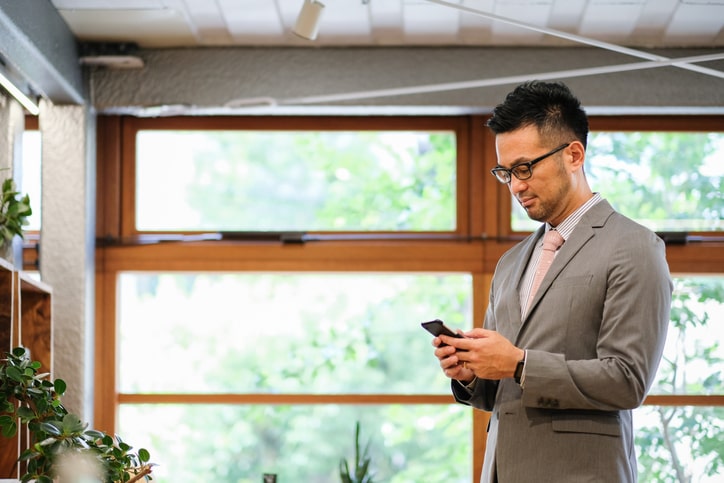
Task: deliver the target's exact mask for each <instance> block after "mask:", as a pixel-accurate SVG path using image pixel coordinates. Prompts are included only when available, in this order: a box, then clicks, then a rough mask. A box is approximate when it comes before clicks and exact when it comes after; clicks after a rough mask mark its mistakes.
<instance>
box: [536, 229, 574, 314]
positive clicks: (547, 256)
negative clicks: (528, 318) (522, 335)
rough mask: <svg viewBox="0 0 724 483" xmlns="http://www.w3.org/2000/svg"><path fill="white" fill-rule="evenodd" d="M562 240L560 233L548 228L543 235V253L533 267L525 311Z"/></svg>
mask: <svg viewBox="0 0 724 483" xmlns="http://www.w3.org/2000/svg"><path fill="white" fill-rule="evenodd" d="M564 241H565V240H564V239H563V237H562V236H561V234H560V233H558V232H557V231H555V230H548V232H547V233H546V234H545V236H544V237H543V253H541V256H540V260H539V261H538V266H537V267H536V269H535V277H534V278H533V285H532V286H531V287H530V295H529V296H528V303H527V305H526V311H527V310H528V309H527V307H530V303H531V302H532V301H533V297H535V293H536V292H537V291H538V287H540V283H541V282H542V281H543V277H545V276H546V272H548V269H549V268H551V265H552V264H553V257H554V256H555V254H556V250H558V249H559V248H560V246H561V245H563V242H564Z"/></svg>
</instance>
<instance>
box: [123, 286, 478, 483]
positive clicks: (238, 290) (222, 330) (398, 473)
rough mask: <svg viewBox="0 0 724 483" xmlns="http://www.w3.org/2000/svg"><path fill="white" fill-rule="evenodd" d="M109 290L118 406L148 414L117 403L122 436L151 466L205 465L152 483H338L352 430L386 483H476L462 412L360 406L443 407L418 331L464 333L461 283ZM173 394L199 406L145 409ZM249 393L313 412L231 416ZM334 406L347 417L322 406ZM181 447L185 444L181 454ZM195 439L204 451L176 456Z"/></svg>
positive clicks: (426, 342)
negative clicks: (268, 481)
mask: <svg viewBox="0 0 724 483" xmlns="http://www.w3.org/2000/svg"><path fill="white" fill-rule="evenodd" d="M119 287H120V293H119V301H120V304H119V306H120V313H119V324H120V329H121V330H120V332H121V340H120V344H119V364H120V366H121V367H122V368H123V371H121V372H120V373H119V384H118V385H119V388H120V392H121V394H120V397H121V400H122V401H123V400H125V399H126V398H144V400H145V401H147V402H149V403H150V402H153V403H155V404H121V406H120V410H121V412H120V415H119V422H120V425H119V431H120V434H123V435H124V438H125V439H126V440H129V441H131V439H130V435H133V436H134V437H133V440H136V441H145V442H146V443H144V444H146V445H147V446H146V447H147V449H149V450H150V451H151V452H152V453H153V454H154V455H155V457H156V458H158V459H159V460H160V461H165V462H174V461H199V460H200V461H202V462H203V463H202V464H201V465H199V466H198V467H196V465H190V466H186V465H183V466H181V467H176V465H173V464H168V463H167V464H164V465H162V466H160V467H159V468H158V471H157V472H156V473H157V474H156V477H157V478H158V480H159V481H240V480H246V479H250V480H254V479H257V478H252V475H261V474H263V473H264V472H271V473H278V474H279V477H280V479H282V480H287V481H292V480H294V481H329V482H333V481H337V478H336V477H335V473H336V469H337V465H338V461H339V459H340V458H341V457H343V456H350V457H351V456H352V453H351V450H352V447H351V444H352V442H353V435H354V429H355V428H354V423H355V422H356V421H359V422H360V424H361V429H362V431H363V432H364V434H365V437H369V436H371V435H374V437H372V438H371V451H372V454H373V456H374V457H375V464H376V468H377V472H378V474H379V475H380V476H381V477H383V478H385V480H386V481H387V478H386V476H385V475H388V476H392V475H394V477H395V478H397V479H398V480H399V481H420V480H419V477H420V475H424V474H435V473H438V474H440V475H446V478H441V479H440V481H443V480H444V481H460V482H468V481H470V479H471V477H472V475H471V467H470V465H469V464H466V463H467V462H469V461H470V452H471V448H470V445H469V444H467V443H466V442H467V441H470V439H471V437H472V435H471V430H472V424H471V415H470V411H468V410H465V408H458V407H455V406H443V407H439V406H435V405H429V404H428V405H424V404H423V405H418V404H416V405H410V404H408V403H405V401H404V400H402V399H399V401H400V402H399V403H391V404H366V405H365V404H360V403H362V402H364V401H365V399H364V398H363V396H364V397H365V398H366V400H368V401H374V398H375V397H379V395H386V397H389V400H390V401H394V400H395V397H399V396H401V395H420V394H436V395H439V396H444V395H447V394H448V389H449V382H448V381H446V379H445V377H444V375H443V374H442V372H441V371H440V370H439V367H438V366H437V363H436V360H435V359H434V358H433V359H431V357H430V356H431V347H430V337H429V336H426V335H425V334H424V333H423V332H422V330H421V329H420V325H419V322H420V321H424V320H427V319H428V318H430V317H431V314H434V315H437V314H449V315H450V322H451V323H453V324H454V325H455V326H459V327H470V326H471V325H472V324H471V308H472V305H471V304H472V300H471V278H470V276H468V275H464V274H434V275H431V274H389V273H388V274H366V273H343V274H340V273H338V274H329V273H326V274H320V273H306V274H292V273H241V274H238V273H223V274H213V275H209V274H190V273H164V274H138V273H122V274H121V275H120V283H119ZM158 354H163V360H164V363H162V364H159V363H157V362H156V361H157V360H158ZM169 394H177V395H178V394H194V396H195V398H196V400H197V401H198V402H199V404H194V405H188V404H169V403H168V402H166V401H167V400H165V399H164V398H163V397H159V398H158V399H156V400H154V395H161V396H163V395H166V396H168V395H169ZM249 394H254V395H257V396H258V397H262V396H264V395H279V394H286V395H304V397H305V398H306V401H307V402H308V404H302V405H298V404H288V403H287V404H271V405H270V404H246V405H233V404H229V403H228V402H229V401H230V400H231V398H233V397H235V396H236V397H243V395H249ZM219 395H221V396H219ZM337 395H344V396H345V397H346V398H347V399H348V401H349V402H350V403H351V404H343V405H340V404H330V403H329V400H330V399H329V398H330V397H333V396H337ZM179 398H180V399H183V398H182V397H179ZM218 398H221V399H222V400H223V399H224V398H229V399H227V400H226V401H223V402H225V403H223V402H222V403H221V404H219V402H220V401H219V399H218ZM441 399H442V398H441ZM282 400H283V399H281V398H280V401H282ZM269 402H271V401H269ZM158 426H161V427H166V428H176V430H177V431H173V432H167V433H165V432H159V431H156V430H154V428H156V427H158ZM179 432H180V433H182V434H187V435H189V438H188V439H186V438H181V440H180V441H179V438H178V435H179ZM201 434H204V435H208V436H204V439H205V440H207V441H208V444H198V442H196V443H193V444H185V443H184V440H186V441H188V442H191V441H194V439H193V435H201ZM174 441H175V442H174ZM347 453H349V454H347ZM422 454H428V455H430V456H431V458H429V459H428V458H420V457H419V455H422ZM452 461H457V462H458V464H457V465H456V466H452V465H451V464H450V462H452ZM443 463H444V464H443ZM441 472H442V473H441Z"/></svg>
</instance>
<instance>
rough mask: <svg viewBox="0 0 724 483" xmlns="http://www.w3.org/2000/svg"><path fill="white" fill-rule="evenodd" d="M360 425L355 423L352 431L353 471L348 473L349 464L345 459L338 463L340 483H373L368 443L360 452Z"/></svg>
mask: <svg viewBox="0 0 724 483" xmlns="http://www.w3.org/2000/svg"><path fill="white" fill-rule="evenodd" d="M359 433H360V424H359V421H357V424H356V425H355V431H354V467H353V468H352V469H353V470H354V471H352V472H350V469H349V464H348V463H347V460H346V459H345V458H342V459H341V460H340V462H339V477H340V479H341V480H342V483H374V480H373V473H372V469H371V468H370V463H371V462H372V458H370V456H369V449H370V443H369V441H368V442H367V444H366V445H365V447H364V449H362V450H361V451H360V442H359Z"/></svg>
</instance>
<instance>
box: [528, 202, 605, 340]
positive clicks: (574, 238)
mask: <svg viewBox="0 0 724 483" xmlns="http://www.w3.org/2000/svg"><path fill="white" fill-rule="evenodd" d="M612 213H613V208H612V207H611V205H610V204H609V203H608V202H607V201H606V200H601V201H600V202H599V203H596V204H595V205H594V206H592V207H591V209H589V210H588V211H587V212H586V214H585V215H583V217H582V218H581V221H579V222H578V225H576V227H575V228H574V229H573V232H572V233H571V236H569V237H568V240H566V242H565V243H564V244H563V246H562V247H561V248H560V250H559V252H558V255H556V258H555V259H554V260H553V265H551V268H550V269H549V270H548V273H546V276H545V278H543V281H542V282H541V284H540V287H539V288H538V292H537V293H536V294H535V297H533V300H531V302H530V307H528V312H527V313H526V314H525V318H524V319H523V321H522V325H524V324H525V323H526V322H527V321H528V319H529V318H530V314H531V313H532V312H533V309H535V306H536V305H538V302H540V300H541V299H542V298H543V297H544V296H545V294H546V292H547V291H548V289H549V288H550V286H551V285H552V284H553V282H555V280H556V279H557V278H558V275H560V273H561V271H563V269H564V268H565V267H566V265H568V264H569V263H570V262H571V261H572V260H573V258H574V257H575V256H576V254H577V253H578V252H579V251H580V250H581V248H583V247H584V246H585V245H586V243H588V241H589V240H590V239H591V238H593V237H594V236H595V234H596V229H597V228H600V227H602V226H603V225H604V224H605V223H606V219H608V217H609V216H611V214H612ZM535 239H536V240H537V239H538V237H536V238H535ZM526 260H527V259H526ZM524 269H525V267H524ZM519 299H520V297H519ZM522 325H521V327H522Z"/></svg>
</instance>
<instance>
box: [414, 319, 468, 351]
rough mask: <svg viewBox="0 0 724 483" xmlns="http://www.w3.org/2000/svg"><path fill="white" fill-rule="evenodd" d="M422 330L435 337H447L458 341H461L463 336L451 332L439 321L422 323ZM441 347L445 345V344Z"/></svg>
mask: <svg viewBox="0 0 724 483" xmlns="http://www.w3.org/2000/svg"><path fill="white" fill-rule="evenodd" d="M420 325H422V328H423V329H425V330H427V331H428V332H429V333H431V334H432V335H434V336H435V337H437V336H438V335H449V336H450V337H457V338H458V339H462V338H463V336H462V335H460V334H458V333H457V332H453V330H452V329H451V328H450V327H448V326H447V325H445V323H444V322H443V321H442V320H440V319H435V320H431V321H429V322H423V323H422V324H420ZM441 345H447V344H445V343H443V344H441Z"/></svg>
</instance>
